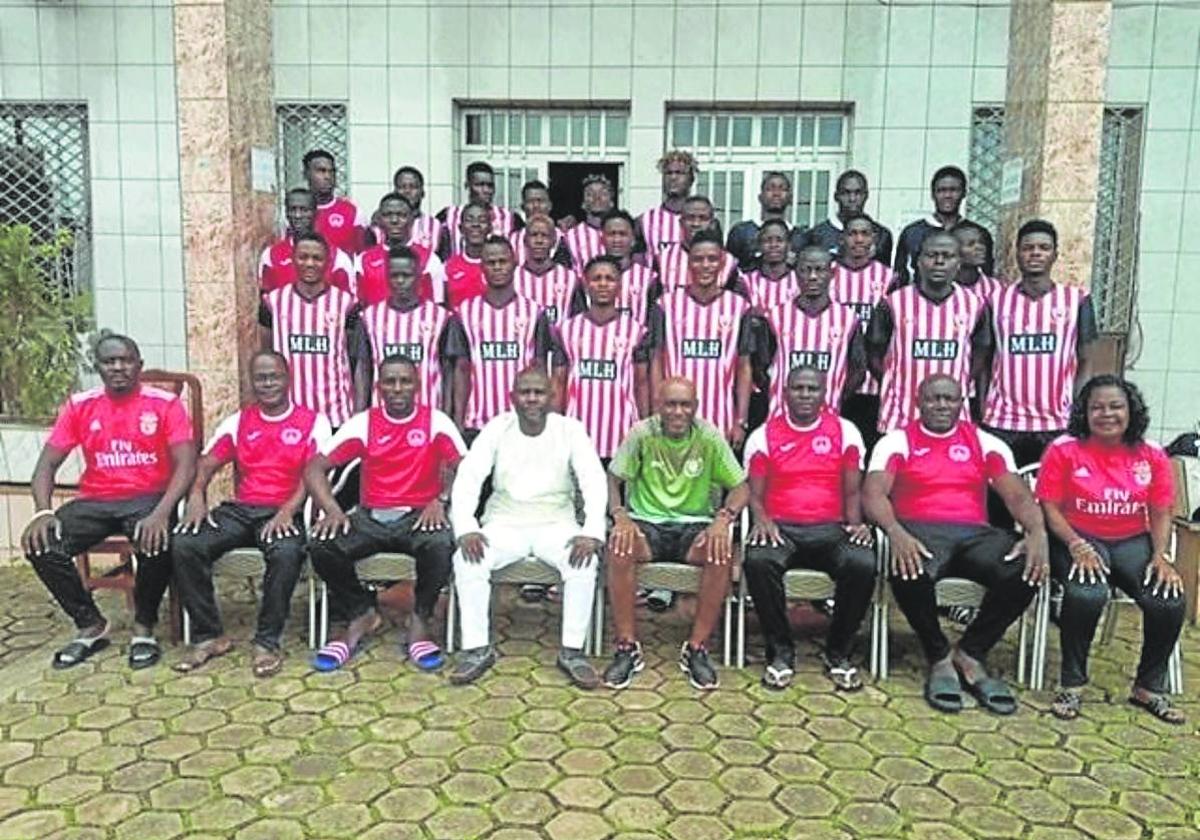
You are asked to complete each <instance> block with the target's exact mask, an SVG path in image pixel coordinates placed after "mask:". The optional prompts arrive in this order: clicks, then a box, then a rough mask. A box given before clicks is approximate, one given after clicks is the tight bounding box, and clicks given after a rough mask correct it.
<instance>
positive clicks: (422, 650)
mask: <svg viewBox="0 0 1200 840" xmlns="http://www.w3.org/2000/svg"><path fill="white" fill-rule="evenodd" d="M408 658H409V659H410V660H412V663H413V664H414V665H416V666H417V667H418V668H420V669H421V670H422V671H436V670H438V669H439V668H441V667H442V666H443V665H445V664H446V657H444V656H443V655H442V649H441V648H440V647H438V646H437V645H436V644H434V643H433V642H430V641H427V640H422V641H419V642H410V643H409V645H408Z"/></svg>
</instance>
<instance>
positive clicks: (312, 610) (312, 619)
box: [308, 569, 317, 650]
mask: <svg viewBox="0 0 1200 840" xmlns="http://www.w3.org/2000/svg"><path fill="white" fill-rule="evenodd" d="M316 647H317V582H316V581H315V580H313V574H312V570H311V569H310V570H309V572H308V649H309V650H315V649H316Z"/></svg>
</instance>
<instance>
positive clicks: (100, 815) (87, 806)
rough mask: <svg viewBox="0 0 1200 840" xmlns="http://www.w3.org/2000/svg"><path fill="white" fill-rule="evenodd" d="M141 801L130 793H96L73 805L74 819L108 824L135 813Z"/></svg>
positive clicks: (85, 822)
mask: <svg viewBox="0 0 1200 840" xmlns="http://www.w3.org/2000/svg"><path fill="white" fill-rule="evenodd" d="M141 808H142V803H141V802H140V801H139V800H138V798H137V797H136V796H134V795H133V794H131V793H98V794H96V795H95V796H93V797H91V798H90V799H88V800H86V801H84V802H81V803H79V804H78V805H76V806H75V821H76V822H78V823H82V824H84V825H99V826H109V825H115V824H116V823H119V822H121V821H122V820H124V819H127V818H128V817H130V816H132V815H133V814H136V813H137V812H138V811H140V810H141Z"/></svg>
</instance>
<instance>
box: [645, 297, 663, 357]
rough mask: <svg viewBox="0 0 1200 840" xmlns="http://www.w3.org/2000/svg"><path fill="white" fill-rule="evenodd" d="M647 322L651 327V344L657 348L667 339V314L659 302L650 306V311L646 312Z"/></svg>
mask: <svg viewBox="0 0 1200 840" xmlns="http://www.w3.org/2000/svg"><path fill="white" fill-rule="evenodd" d="M646 323H647V325H648V326H649V328H650V329H649V334H650V338H649V341H650V346H651V347H652V348H654V349H655V350H657V349H658V348H660V347H662V346H663V344H665V343H666V340H667V316H666V315H664V314H663V311H662V307H661V306H659V305H658V304H652V305H651V306H650V310H649V312H647V313H646Z"/></svg>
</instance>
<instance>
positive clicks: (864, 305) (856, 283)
mask: <svg viewBox="0 0 1200 840" xmlns="http://www.w3.org/2000/svg"><path fill="white" fill-rule="evenodd" d="M895 276H896V273H895V272H894V271H892V269H891V267H890V266H887V265H885V264H883V263H881V262H880V261H879V260H871V261H870V262H869V263H867V264H866V265H865V266H863V267H862V268H860V269H857V270H855V269H853V268H850V267H849V266H845V265H842V264H841V263H840V262H839V263H835V264H834V266H833V280H832V281H831V282H830V284H829V296H830V297H831V298H833V299H834V300H836V301H837V302H838V303H844V304H845V305H846V306H849V307H850V308H851V309H853V310H854V312H855V313H856V314H857V315H858V320H859V323H860V324H861V325H862V329H863V331H864V332H865V331H866V329H867V324H868V323H870V321H871V313H872V312H874V311H875V307H876V306H877V305H878V304H879V301H881V300H883V296H884V295H886V294H887V290H888V289H889V288H890V287H891V285H892V278H894V277H895ZM858 393H860V394H878V393H879V382H878V381H877V380H876V379H875V377H874V376H871V375H869V374H868V376H867V377H866V378H865V379H863V384H862V385H861V386H860V387H859V389H858Z"/></svg>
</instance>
